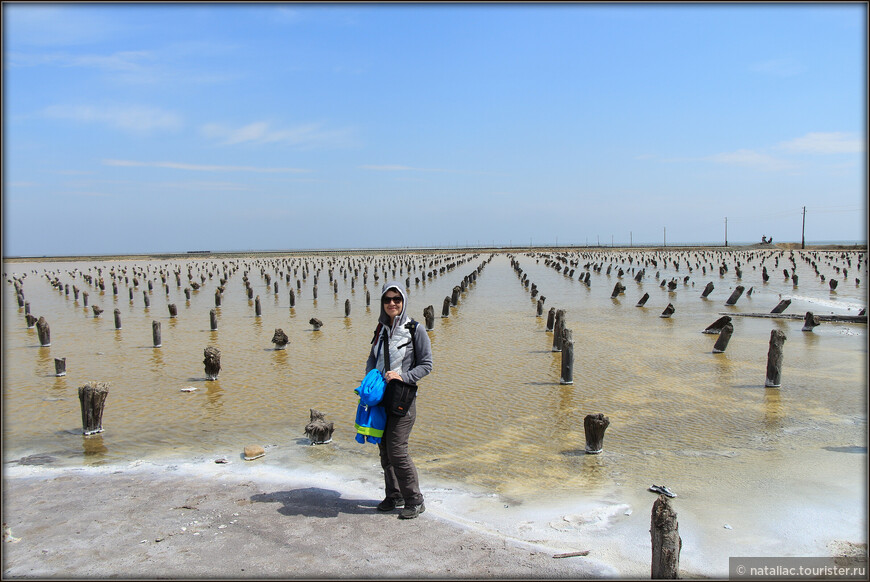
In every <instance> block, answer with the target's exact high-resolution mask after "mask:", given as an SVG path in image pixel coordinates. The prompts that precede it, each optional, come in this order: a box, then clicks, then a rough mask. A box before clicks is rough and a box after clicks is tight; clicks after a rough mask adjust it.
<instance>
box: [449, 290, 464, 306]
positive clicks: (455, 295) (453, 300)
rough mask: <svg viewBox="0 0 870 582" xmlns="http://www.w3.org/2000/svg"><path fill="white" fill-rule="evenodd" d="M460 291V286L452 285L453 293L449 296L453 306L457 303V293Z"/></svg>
mask: <svg viewBox="0 0 870 582" xmlns="http://www.w3.org/2000/svg"><path fill="white" fill-rule="evenodd" d="M460 293H462V287H460V286H459V285H456V286H455V287H453V295H452V296H451V297H450V305H453V306H454V307H455V306H456V305H458V304H459V294H460Z"/></svg>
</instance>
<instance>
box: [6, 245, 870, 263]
mask: <svg viewBox="0 0 870 582" xmlns="http://www.w3.org/2000/svg"><path fill="white" fill-rule="evenodd" d="M800 247H801V245H800V243H774V244H764V243H756V244H729V245H728V246H725V245H713V244H711V245H699V244H686V245H680V244H674V245H633V246H624V245H622V246H601V245H588V246H587V245H583V246H578V245H564V246H562V245H560V246H557V245H541V246H535V245H532V246H512V247H503V246H492V247H449V248H448V247H438V248H435V247H432V248H428V247H406V248H371V249H365V248H359V249H303V250H274V251H256V250H249V251H187V252H183V253H144V254H109V255H58V256H47V255H43V256H32V257H26V256H14V257H3V262H4V263H7V262H8V263H29V262H38V263H43V262H74V261H124V260H178V259H191V258H193V259H239V258H269V257H286V256H311V255H314V256H348V255H421V254H423V255H432V254H468V253H496V254H499V253H525V252H597V251H605V252H617V251H618V252H625V251H642V252H664V251H700V250H705V251H711V250H712V251H726V252H731V251H748V250H780V251H794V250H801V248H800ZM803 250H806V251H861V252H867V243H866V242H856V243H854V244H836V243H830V244H806V245H805V248H804V249H803Z"/></svg>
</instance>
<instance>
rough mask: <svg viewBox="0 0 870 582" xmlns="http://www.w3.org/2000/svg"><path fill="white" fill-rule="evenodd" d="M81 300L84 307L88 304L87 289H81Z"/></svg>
mask: <svg viewBox="0 0 870 582" xmlns="http://www.w3.org/2000/svg"><path fill="white" fill-rule="evenodd" d="M82 301H84V303H85V307H87V306H88V292H87V291H82Z"/></svg>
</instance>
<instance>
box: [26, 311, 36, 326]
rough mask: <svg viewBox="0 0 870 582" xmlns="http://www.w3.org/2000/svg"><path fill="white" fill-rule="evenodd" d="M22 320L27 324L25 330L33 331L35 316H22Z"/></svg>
mask: <svg viewBox="0 0 870 582" xmlns="http://www.w3.org/2000/svg"><path fill="white" fill-rule="evenodd" d="M24 320H25V321H26V322H27V329H33V327H34V326H35V325H36V321H37V320H36V316H35V315H32V314H30V313H28V314H27V315H25V316H24Z"/></svg>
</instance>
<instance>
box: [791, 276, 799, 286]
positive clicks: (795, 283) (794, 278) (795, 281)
mask: <svg viewBox="0 0 870 582" xmlns="http://www.w3.org/2000/svg"><path fill="white" fill-rule="evenodd" d="M791 284H792V286H794V287H797V286H798V275H797V273H795V274H794V275H792V276H791Z"/></svg>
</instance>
